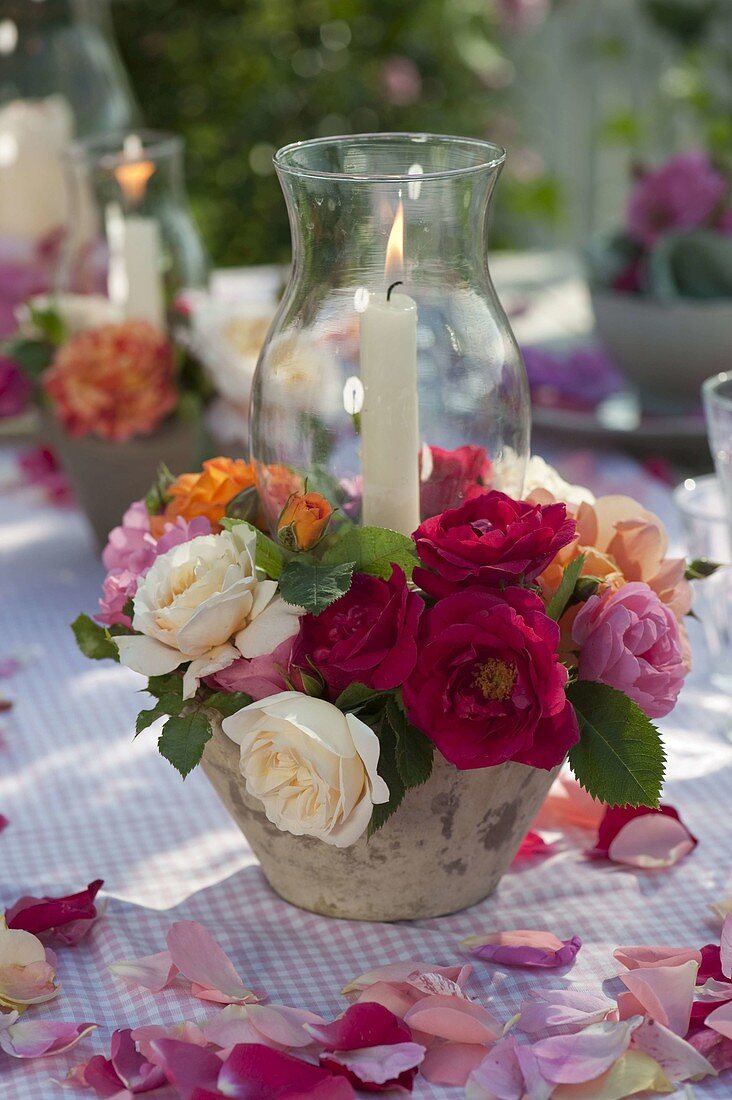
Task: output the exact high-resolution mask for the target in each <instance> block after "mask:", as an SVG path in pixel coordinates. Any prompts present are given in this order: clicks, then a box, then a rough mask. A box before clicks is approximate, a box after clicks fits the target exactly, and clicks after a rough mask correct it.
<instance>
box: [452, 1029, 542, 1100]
mask: <svg viewBox="0 0 732 1100" xmlns="http://www.w3.org/2000/svg"><path fill="white" fill-rule="evenodd" d="M553 1088H554V1086H553V1085H552V1084H550V1083H548V1082H547V1081H545V1080H544V1079H543V1078H542V1077H541V1074H540V1073H539V1070H538V1066H537V1062H536V1059H535V1057H534V1054H533V1051H532V1049H531V1048H530V1047H523V1046H519V1044H518V1043H517V1042H516V1039H515V1038H514V1036H513V1035H507V1036H506V1037H505V1038H503V1039H501V1040H500V1041H499V1042H497V1043H496V1045H495V1046H494V1047H493V1048H492V1049H491V1050H490V1052H489V1053H488V1054H487V1055H486V1056H485V1057H484V1058H483V1061H482V1062H481V1063H480V1064H479V1065H478V1066H477V1067H476V1068H475V1069H474V1070H473V1071H472V1073H471V1074H470V1077H469V1078H468V1081H467V1085H466V1088H465V1096H466V1100H549V1097H550V1096H551V1094H552V1091H553Z"/></svg>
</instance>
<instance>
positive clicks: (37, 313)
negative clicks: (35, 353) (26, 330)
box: [30, 306, 68, 347]
mask: <svg viewBox="0 0 732 1100" xmlns="http://www.w3.org/2000/svg"><path fill="white" fill-rule="evenodd" d="M30 315H31V322H32V324H33V326H34V327H35V328H37V329H38V331H39V332H40V333H41V335H42V336H43V337H44V339H46V340H47V341H48V342H49V344H53V345H54V347H61V345H62V344H64V343H65V342H66V340H67V339H68V332H67V329H66V325H65V324H64V322H63V320H62V318H61V315H60V313H59V312H58V310H55V309H53V308H51V307H50V306H46V307H45V308H44V309H39V308H38V307H37V306H33V307H32V308H31V311H30Z"/></svg>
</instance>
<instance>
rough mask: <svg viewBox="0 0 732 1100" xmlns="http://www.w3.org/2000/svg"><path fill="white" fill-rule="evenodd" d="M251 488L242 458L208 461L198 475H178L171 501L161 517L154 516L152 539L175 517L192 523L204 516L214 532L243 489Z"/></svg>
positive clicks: (251, 480)
mask: <svg viewBox="0 0 732 1100" xmlns="http://www.w3.org/2000/svg"><path fill="white" fill-rule="evenodd" d="M253 486H254V471H253V469H252V467H251V465H250V464H249V463H248V462H243V461H242V460H241V459H235V460H233V459H230V458H210V459H209V460H208V461H207V462H204V464H203V471H202V472H201V473H198V474H181V475H180V477H178V478H176V480H175V481H174V482H173V484H172V485H171V486H170V488H169V489H168V494H169V496H170V497H171V498H172V499H171V500H170V501H169V502H168V505H167V507H166V509H165V511H164V512H163V513H162V515H160V516H153V517H152V519H151V523H150V529H151V531H152V534H153V536H154V537H155V538H159V537H160V535H162V534H163V532H164V530H165V524H166V523H175V521H176V519H177V518H178V516H180V517H181V518H182V519H184V520H188V521H190V520H192V519H195V518H196V517H197V516H205V517H206V519H207V520H209V522H210V523H211V525H212V526H213V527H214V529H216V527H217V526H218V524H219V521H220V520H221V519H222V518H223V517H224V515H225V514H226V508H227V505H228V504H229V503H230V502H231V501H232V500H233V499H234V497H235V496H238V495H239V493H241V492H243V491H244V490H245V489H251V488H252V487H253Z"/></svg>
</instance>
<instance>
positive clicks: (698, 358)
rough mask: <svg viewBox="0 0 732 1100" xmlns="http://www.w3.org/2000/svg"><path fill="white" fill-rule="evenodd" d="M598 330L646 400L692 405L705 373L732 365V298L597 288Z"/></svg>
mask: <svg viewBox="0 0 732 1100" xmlns="http://www.w3.org/2000/svg"><path fill="white" fill-rule="evenodd" d="M591 297H592V308H593V311H594V314H595V327H596V329H597V335H598V337H599V339H600V340H601V342H602V344H603V345H604V346H605V348H606V349H607V351H608V352H609V354H610V355H611V356H612V358H613V359H614V360H615V362H616V363H617V365H618V367H619V368H620V370H622V372H623V374H624V375H625V376H626V378H627V379H628V381H629V382H631V383H632V384H633V385H634V386H636V387H637V389H638V391H639V393H640V396H641V401H642V403H643V405H644V406H646V407H647V408H651V409H658V410H663V411H672V410H681V409H688V407H689V403H690V402H693V403H694V404H698V403H699V401H700V396H699V388H700V386H701V384H702V382H703V381H704V379H705V378H709V376H710V375H712V374H716V373H717V372H718V371H721V370H726V369H729V368H730V366H732V299H729V300H728V299H722V300H714V301H698V300H693V301H692V300H689V299H682V300H678V299H677V300H675V301H659V300H658V299H654V298H644V297H642V296H639V295H636V294H624V293H621V292H620V291H613V290H593V291H592V293H591Z"/></svg>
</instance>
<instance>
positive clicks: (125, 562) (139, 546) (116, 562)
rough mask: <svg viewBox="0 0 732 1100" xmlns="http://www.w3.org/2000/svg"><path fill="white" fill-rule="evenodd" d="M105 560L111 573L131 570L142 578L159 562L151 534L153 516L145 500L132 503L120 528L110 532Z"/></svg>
mask: <svg viewBox="0 0 732 1100" xmlns="http://www.w3.org/2000/svg"><path fill="white" fill-rule="evenodd" d="M102 561H103V562H104V566H105V568H106V569H107V571H108V572H111V571H112V570H120V569H127V570H129V571H130V573H134V574H135V576H137V577H139V576H141V575H142V574H143V573H146V572H147V570H148V569H149V568H150V566H151V565H152V563H153V562H154V561H155V542H154V540H153V539H152V538H151V536H150V515H149V513H148V510H147V506H146V504H145V502H144V501H143V500H136V501H135V503H134V504H131V505H130V506H129V508H128V509H127V511H126V512H125V514H124V516H123V517H122V523H121V524H120V526H119V527H114V528H113V529H112V530H111V531H110V532H109V537H108V539H107V545H106V546H105V547H104V550H103V551H102Z"/></svg>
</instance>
